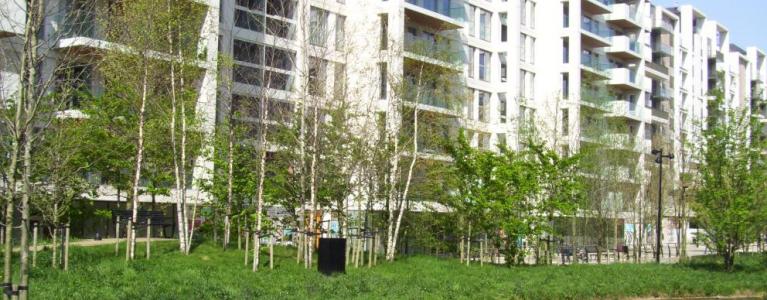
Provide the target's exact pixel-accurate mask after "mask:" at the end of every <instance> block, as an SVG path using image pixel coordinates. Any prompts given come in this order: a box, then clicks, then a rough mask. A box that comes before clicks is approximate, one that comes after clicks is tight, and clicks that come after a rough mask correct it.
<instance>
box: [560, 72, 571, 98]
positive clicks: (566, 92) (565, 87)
mask: <svg viewBox="0 0 767 300" xmlns="http://www.w3.org/2000/svg"><path fill="white" fill-rule="evenodd" d="M562 99H564V100H567V99H570V74H569V73H562Z"/></svg>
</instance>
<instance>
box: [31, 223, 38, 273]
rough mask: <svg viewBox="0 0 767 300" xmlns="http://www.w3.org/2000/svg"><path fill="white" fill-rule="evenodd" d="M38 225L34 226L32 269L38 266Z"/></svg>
mask: <svg viewBox="0 0 767 300" xmlns="http://www.w3.org/2000/svg"><path fill="white" fill-rule="evenodd" d="M38 226H39V225H38V224H37V223H35V225H33V226H32V267H33V268H34V267H36V266H37V231H38Z"/></svg>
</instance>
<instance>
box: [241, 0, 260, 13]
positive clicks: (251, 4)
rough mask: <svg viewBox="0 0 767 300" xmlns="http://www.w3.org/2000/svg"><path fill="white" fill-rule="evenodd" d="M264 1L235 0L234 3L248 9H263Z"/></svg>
mask: <svg viewBox="0 0 767 300" xmlns="http://www.w3.org/2000/svg"><path fill="white" fill-rule="evenodd" d="M264 2H265V1H264V0H237V2H236V3H237V5H239V6H244V7H247V8H248V9H250V10H257V11H264Z"/></svg>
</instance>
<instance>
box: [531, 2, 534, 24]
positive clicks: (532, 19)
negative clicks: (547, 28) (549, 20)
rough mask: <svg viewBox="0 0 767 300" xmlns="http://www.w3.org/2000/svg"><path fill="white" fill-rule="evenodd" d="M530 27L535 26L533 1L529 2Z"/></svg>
mask: <svg viewBox="0 0 767 300" xmlns="http://www.w3.org/2000/svg"><path fill="white" fill-rule="evenodd" d="M530 28H535V2H530Z"/></svg>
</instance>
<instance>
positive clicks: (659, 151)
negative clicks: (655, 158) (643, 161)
mask: <svg viewBox="0 0 767 300" xmlns="http://www.w3.org/2000/svg"><path fill="white" fill-rule="evenodd" d="M660 153H661V150H657V149H652V155H658V154H660Z"/></svg>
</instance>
